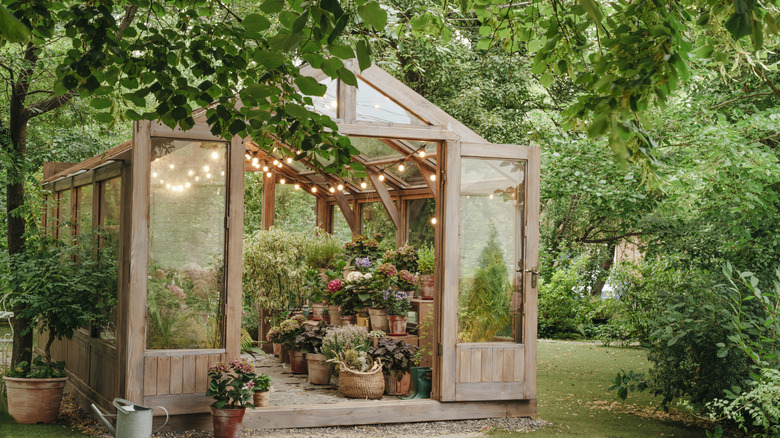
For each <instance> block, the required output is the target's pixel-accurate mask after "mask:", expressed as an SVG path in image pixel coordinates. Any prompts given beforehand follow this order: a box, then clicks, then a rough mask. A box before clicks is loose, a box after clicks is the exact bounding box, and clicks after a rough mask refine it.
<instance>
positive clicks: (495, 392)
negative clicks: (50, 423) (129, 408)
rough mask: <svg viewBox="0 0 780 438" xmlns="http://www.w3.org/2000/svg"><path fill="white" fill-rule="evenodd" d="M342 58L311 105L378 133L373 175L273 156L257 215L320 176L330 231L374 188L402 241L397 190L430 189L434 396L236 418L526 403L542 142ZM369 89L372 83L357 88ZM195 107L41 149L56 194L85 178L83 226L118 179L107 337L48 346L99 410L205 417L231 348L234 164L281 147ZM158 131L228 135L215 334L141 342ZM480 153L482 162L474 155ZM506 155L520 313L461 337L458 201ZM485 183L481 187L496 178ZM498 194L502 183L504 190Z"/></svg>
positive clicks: (531, 365)
mask: <svg viewBox="0 0 780 438" xmlns="http://www.w3.org/2000/svg"><path fill="white" fill-rule="evenodd" d="M347 65H348V68H350V69H351V70H352V71H353V72H354V73H355V75H356V76H357V78H358V79H359V81H360V83H359V84H360V87H358V88H357V89H356V88H355V87H352V86H347V85H345V84H344V83H342V82H340V81H332V82H329V84H330V86H329V91H328V93H329V94H326V97H325V98H323V100H322V101H320V102H319V104H318V103H317V102H315V108H316V109H320V108H325V107H326V105H328V102H327V99H329V98H330V99H333V100H334V102H336V104H335V105H333V106H332V107H331V109H332V111H333V113H332V114H330V115H331V117H332V118H333V119H334V120H335V121H336V123H337V124H338V128H339V132H340V133H341V134H344V135H348V136H351V137H361V138H367V139H379V140H381V141H382V143H384V145H387V146H388V147H389V148H390V149H392V150H393V151H394V154H396V155H394V156H393V157H389V158H387V157H380V158H372V157H364V156H360V157H358V160H361V161H363V164H365V165H366V168H367V170H368V175H369V179H370V182H371V183H370V185H369V184H365V186H363V185H362V184H359V183H357V182H354V181H345V180H340V179H338V178H336V177H333V176H330V175H324V174H318V173H316V172H314V171H310V170H307V169H305V168H304V167H302V166H300V165H298V166H297V167H296V166H291V165H289V163H285V162H284V161H282V163H280V164H281V167H279V165H278V164H277V165H273V166H272V168H271V169H269V170H268V173H267V174H266V175H265V176H264V180H265V181H264V182H265V184H264V187H266V190H265V192H264V194H263V204H264V209H263V228H264V229H267V228H268V227H269V226H270V225H271V224H272V223H273V212H274V187H276V185H277V184H281V183H288V184H298V185H299V186H300V187H301V188H302V189H305V190H309V192H310V193H311V191H312V188H317V190H316V192H317V193H316V196H317V198H316V216H317V226H319V227H320V228H323V229H325V230H327V231H332V227H333V218H334V216H333V215H334V214H339V213H341V214H343V216H344V218H345V220H346V222H347V224H348V225H349V226H350V228H351V231H352V233H353V236H354V235H356V234H359V233H360V229H361V227H360V222H361V215H360V208H359V206H360V205H361V204H362V203H365V202H377V201H378V202H381V203H382V205H383V206H384V207H385V209H386V210H387V212H388V216H389V217H390V218H391V220H392V222H393V223H394V225H395V226H396V227H397V229H398V232H397V236H396V239H397V242H396V243H397V244H398V245H403V244H404V242H405V241H406V240H405V239H406V237H407V236H406V235H405V234H406V231H405V230H406V229H407V228H408V224H407V214H406V211H405V209H406V204H407V203H406V202H404V201H405V200H407V199H419V198H433V199H434V200H435V201H436V216H435V217H436V218H437V219H438V222H437V224H436V226H435V251H436V278H435V289H436V292H435V298H434V301H433V304H432V306H433V313H434V324H433V327H434V328H433V342H432V344H431V348H432V356H431V358H432V368H433V376H434V377H433V379H434V380H433V394H432V397H431V399H425V400H384V401H354V402H347V403H338V404H329V405H296V406H279V407H270V408H262V409H257V410H248V411H247V413H246V417H245V422H244V423H245V426H246V427H248V428H286V427H316V426H334V425H354V424H371V423H389V422H415V421H436V420H455V419H472V418H489V417H505V416H531V415H535V413H536V324H537V278H536V277H537V273H536V272H537V265H538V243H539V171H540V161H539V159H540V152H539V149H538V148H537V147H530V146H517V145H500V144H491V143H489V142H488V141H486V140H485V139H484V138H482V137H480V136H479V135H477V134H476V133H475V132H473V131H472V130H470V129H469V128H467V127H466V126H465V125H463V124H461V123H460V122H458V121H457V120H455V119H454V118H452V117H451V116H449V115H448V114H446V113H445V112H444V111H442V110H441V109H439V108H437V107H436V106H434V105H433V104H431V103H430V102H428V101H427V100H425V99H424V98H423V97H421V96H420V95H418V94H417V93H415V92H414V91H412V90H411V89H410V88H408V87H406V86H405V85H404V84H402V83H401V82H400V81H398V80H397V79H395V78H393V77H392V76H390V75H389V74H387V73H386V72H385V71H383V70H382V69H380V68H378V67H376V66H371V67H369V68H368V69H366V70H363V71H360V70H359V69H358V68H357V66H356V63H352V62H348V63H347ZM304 70H305V72H304V73H305V74H307V75H309V76H312V77H314V78H315V79H317V80H318V81H321V82H327V81H330V80H329V79H328V78H326V76H325V75H324V74H323V73H322V72H320V71H318V70H315V69H313V68H309V67H307V68H305V69H304ZM366 90H368V91H370V92H371V93H373V94H371V96H374V97H371V96H369V97H370V98H369V97H366V96H368V95H367V94H365V93H366V92H367V91H366ZM377 93H378V94H377ZM376 96H381V98H382V99H385V100H386V101H387V105H390V106H391V107H392V108H393V109H394V110H395V111H396V113H399V114H401V116H402V117H401V119H392V118H391V119H387V118H385V119H383V117H381V116H380V117H374V116H375V115H370V116H366V115H365V114H364V113H363V112H364V111H368V112H371V110H370V108H369V109H366V108H367V107H366V105H364V104H366V102H369V103H370V102H371V100H370V99H372V98H377V97H376ZM366 99H368V100H366ZM361 102H362V103H361ZM318 105H319V106H318ZM376 106H377V107H378V105H376ZM399 111H400V112H399ZM396 115H397V114H396ZM194 117H195V120H196V126H195V127H194V128H192V129H190V130H188V131H182V130H180V129H170V128H168V127H166V126H164V125H162V124H160V123H156V122H151V121H141V122H136V123H134V124H133V139H132V141H131V142H126V143H123V144H121V145H119V146H117V147H115V148H113V149H111V150H109V151H108V152H106V153H104V154H101V155H99V156H97V157H94V158H92V159H89V160H86V161H84V162H82V163H79V164H67V163H65V164H64V163H48V164H47V165H46V167H45V171H44V188H45V189H48V190H50V191H51V195H50V199H51V200H58V199H65V198H66V194H67V192H68V191H69V190H92V191H93V195H92V196H93V197H92V199H93V201H92V207H91V208H92V210H93V214H92V226H98V225H101V224H103V221H104V220H105V219H104V218H105V217H106V213H105V212H104V210H106V208H107V207H106V206H105V204H106V203H107V201H106V199H107V198H106V195H105V193H104V192H105V189H104V185H105V183H104V181H107V180H109V179H110V178H120V181H121V197H120V198H119V199H114V200H113V201H112V202H115V203H118V204H117V206H115V207H117V208H118V209H119V210H118V211H119V213H120V214H119V216H118V218H119V227H118V236H119V292H118V294H119V296H118V308H117V324H116V327H117V330H116V337H115V340H113V341H112V340H108V341H107V340H105V339H101V338H100V336H99V333H98V334H96V333H94V331H92V332H90V331H89V330H80V331H79V332H78V333H77V334H76V336H74V338H73V339H72V340H70V341H67V340H66V341H62V342H60V341H58V342H56V343H55V345H54V346H53V349H52V351H53V354H54V356H55V358H57V359H65V360H66V361H67V366H68V373H69V376H70V379H69V388H70V390H71V392H72V393H74V394H75V395H76V396H77V398H78V399H79V401H80V402H82V404H84V403H86V402H93V403H96V404H97V405H98V406H100V407H101V408H103V409H104V410H110V409H111V400H112V399H113V398H114V397H122V398H125V399H127V400H130V401H132V402H135V403H138V404H142V405H146V406H156V405H162V406H165V407H166V408H167V409H168V411H169V412H170V413H171V414H172V416H173V417H172V418H173V421H172V427H174V428H177V427H179V428H183V427H187V428H193V427H202V428H209V427H210V424H211V423H210V416H209V414H208V412H209V408H208V406H209V404H210V399H208V398H207V397H205V395H204V392H205V390H206V384H207V383H206V382H207V376H206V374H207V367H208V365H209V364H210V363H212V362H214V361H217V360H226V359H229V358H232V357H236V356H238V355H239V354H240V333H241V300H242V284H241V282H242V238H243V223H244V206H243V200H244V175H245V172H246V171H257V170H259V168H260V166H258V164H259V163H260V162H263V163H268V162H270V161H271V160H273V159H281V157H275V156H274V155H273V153H272V152H263V151H261V150H259V149H258V148H257V147H256V146H255V145H254V144H253V143H252V139H242V138H239V137H234V138H232V139H229V141H227V142H226V141H225V140H224V139H221V138H216V137H214V136H213V135H212V134H211V132H210V131H209V128H208V126H207V124H206V122H205V117H204V112H202V111H201V112H200V113H196V114H194ZM399 120H400V121H399ZM158 138H164V139H174V140H182V141H188V142H222V143H221V144H224V145H225V148H226V158H225V160H226V169H227V170H226V171H227V175H226V176H225V188H226V191H227V193H226V195H225V200H226V201H225V218H224V235H225V252H224V263H225V265H224V268H225V269H224V272H225V274H224V295H223V301H222V306H223V307H222V312H221V318H222V322H221V324H222V325H221V327H222V328H221V330H222V345H221V348H212V349H184V350H165V349H163V350H150V349H147V348H146V324H147V321H146V318H147V316H146V306H147V302H146V299H147V278H151V277H148V276H149V275H150V273H149V272H147V271H148V260H149V246H150V243H149V240H150V239H149V231H148V230H149V227H150V217H149V209H150V185H151V183H150V178H151V176H150V174H151V170H150V169H151V165H150V162H151V161H152V159H153V156H152V146H151V145H152V142H153V141H155V139H158ZM420 145H429V146H420ZM430 145H433V146H430ZM434 146H435V147H434ZM278 147H285V145H282V144H280V145H278ZM422 147H429V148H430V149H431V150H432V154H431V155H428V156H427V157H421V156H420V154H419V151H420V150H421V148H422ZM254 158H257V160H254ZM404 161H406V162H407V163H414V165H416V166H417V168H418V170H419V173H420V175H419V176H421V178H420V177H418V178H417V179H416V180H414V181H405V180H404V179H403V178H401V177H398V176H397V175H393V174H392V173H391V172H388V171H387V170H388V166H389V165H395V164H397V163H400V162H404ZM484 163H487V164H486V165H487V166H488V167H484V166H483V164H484ZM507 163H514V164H513V165H515V167H517V168H520V169H522V171H521V172H519V173H517V174H518V175H521V176H520V178H521V180H520V182H519V183H517V184H515V185H514V186H513V187H514V188H513V189H512V188H511V187H510V189H512V190H514V192H512V193H511V197H512V199H515V200H516V201H515V202H514V203H513V204H512V205H514V207H513V208H514V209H515V210H514V213H513V214H514V216H513V217H514V218H515V221H514V222H510V223H506V224H502V230H509V231H507V232H508V233H509V234H508V235H510V236H513V237H512V238H513V239H514V240H513V242H515V243H513V245H514V247H515V258H514V259H512V260H514V261H513V263H515V262H516V263H517V266H516V267H515V272H514V274H513V275H512V278H513V279H514V284H513V287H514V289H513V291H514V292H513V294H512V303H511V306H512V309H513V310H512V312H513V314H516V316H517V318H516V319H515V321H517V322H516V324H515V326H514V327H513V331H512V333H513V334H512V336H513V340H514V341H513V342H482V343H466V342H461V341H459V339H458V315H459V290H460V289H459V288H460V286H459V281H460V277H459V270H460V263H462V257H461V252H462V248H461V245H462V243H461V240H460V239H462V238H463V233H464V230H463V229H462V226H463V223H461V216H462V215H463V214H464V208H465V207H464V206H465V205H466V204H464V203H465V202H467V198H468V199H470V198H469V196H472V195H474V194H478V192H479V194H480V195H481V196H487V194H488V192H487V191H485V190H487V189H485V188H481V186H480V184H482V185H484V186H485V187H488V186H490V184H489V182H490V180H491V179H490V175H487V174H485V175H482V174H479V173H478V172H480V171H478V170H473V169H482V168H489V169H498V170H496V172H498V173H500V172H502V170H501V169H499V167H500V166H505V165H506V164H507ZM303 164H305V163H303ZM480 166H482V167H480ZM490 166H492V167H490ZM171 167H173V165H171ZM469 169H472V170H469ZM490 171H491V172H493V170H490ZM469 172H471V173H469ZM474 172H477V173H474ZM498 173H497V174H498ZM380 175H381V176H382V177H384V178H380ZM475 175H476V179H474V178H475ZM523 175H524V177H523ZM464 178H471V179H470V180H469V181H472V182H469V184H470V185H469V188H468V190H470V192H468V193H471V195H469V194H468V193H467V192H466V180H465V179H464ZM282 180H284V181H282ZM475 181H476V182H475ZM366 182H367V181H366ZM338 184H342V185H343V186H344V188H343V191H342V190H335V191H333V192H331V191H330V190H329V189H330V188H331V187H333V186H336V185H338ZM480 190H481V192H480ZM490 190H492V189H490ZM512 190H509V191H512ZM74 193H77V192H74ZM489 193H490V198H491V199H492V198H493V194H494V192H493V191H490V192H489ZM496 193H498V192H496ZM507 193H509V192H507ZM498 194H499V195H503V196H506V194H505V193H498ZM68 196H70V197H69V199H70V201H68V202H70V206H69V207H67V208H65V209H64V210H63V209H62V208H61V209H60V211H70V212H71V214H73V215H74V217H76V215H77V212H78V211H79V201H78V200H77V199H79V198H80V196H76V195H68ZM57 214H58V213H57V209H56V208H55V209H50V210H49V211H48V212H47V213H45V214H44V217H45V219H46V220H48V219H51V218H52V217H53V216H52V215H57ZM479 214H482V213H479ZM485 214H487V213H485ZM47 215H48V216H49V217H46V216H47ZM114 216H116V215H115V214H114ZM56 217H59V216H56ZM60 219H63V218H62V217H60ZM469 220H473V218H472V219H469ZM81 226H84V225H81ZM75 228H76V227H70V229H69V231H68V232H70V233H76V232H77V231H76V230H75Z"/></svg>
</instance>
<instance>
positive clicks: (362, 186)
mask: <svg viewBox="0 0 780 438" xmlns="http://www.w3.org/2000/svg"><path fill="white" fill-rule="evenodd" d="M366 187H368V184H366V182H365V181H361V182H360V188H361V189H365V188H366Z"/></svg>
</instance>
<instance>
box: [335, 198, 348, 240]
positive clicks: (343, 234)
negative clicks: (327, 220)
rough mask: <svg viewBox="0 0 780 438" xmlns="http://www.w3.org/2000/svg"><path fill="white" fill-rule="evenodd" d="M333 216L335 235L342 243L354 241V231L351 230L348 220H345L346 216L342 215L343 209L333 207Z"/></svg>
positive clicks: (336, 206)
mask: <svg viewBox="0 0 780 438" xmlns="http://www.w3.org/2000/svg"><path fill="white" fill-rule="evenodd" d="M331 214H332V216H331V217H332V218H333V233H332V234H333V235H334V236H336V238H337V239H339V240H340V241H341V242H351V241H352V230H351V229H350V228H349V224H348V223H347V220H346V219H345V218H344V214H343V213H341V209H340V208H339V206H338V205H333V206H331Z"/></svg>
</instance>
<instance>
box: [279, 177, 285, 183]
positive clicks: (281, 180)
mask: <svg viewBox="0 0 780 438" xmlns="http://www.w3.org/2000/svg"><path fill="white" fill-rule="evenodd" d="M286 182H287V181H285V180H284V178H282V179H280V180H279V184H284V183H286Z"/></svg>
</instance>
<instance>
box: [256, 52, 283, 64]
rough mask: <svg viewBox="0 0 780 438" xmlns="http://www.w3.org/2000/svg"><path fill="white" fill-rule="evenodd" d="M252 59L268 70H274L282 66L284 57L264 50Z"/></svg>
mask: <svg viewBox="0 0 780 438" xmlns="http://www.w3.org/2000/svg"><path fill="white" fill-rule="evenodd" d="M254 58H255V61H256V62H257V63H258V64H260V65H262V66H264V67H268V68H276V67H279V66H280V65H282V64H284V56H282V55H280V54H278V53H272V52H268V51H265V50H263V51H259V52H257V53H256V54H255V57H254Z"/></svg>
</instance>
